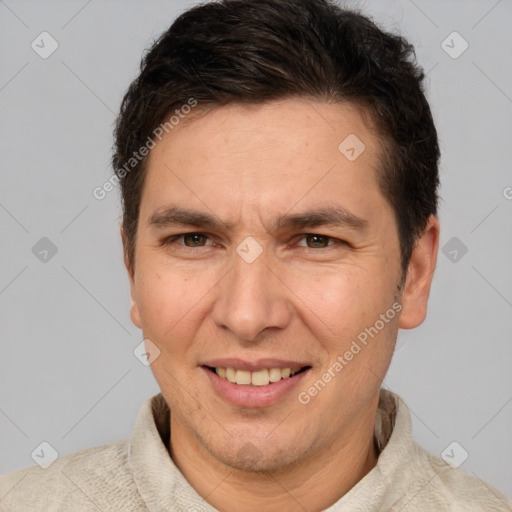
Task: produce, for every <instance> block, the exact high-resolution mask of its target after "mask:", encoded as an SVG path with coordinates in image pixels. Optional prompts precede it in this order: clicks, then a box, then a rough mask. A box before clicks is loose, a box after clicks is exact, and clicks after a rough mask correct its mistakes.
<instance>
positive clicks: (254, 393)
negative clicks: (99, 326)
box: [131, 99, 401, 470]
mask: <svg viewBox="0 0 512 512" xmlns="http://www.w3.org/2000/svg"><path fill="white" fill-rule="evenodd" d="M351 134H352V139H348V141H349V142H351V144H348V145H349V147H348V148H347V147H345V146H343V148H344V149H343V151H344V152H343V153H342V152H341V151H340V149H338V147H339V145H340V143H341V142H342V141H344V139H346V137H348V136H349V135H351ZM354 135H355V136H356V137H357V139H359V140H360V141H361V142H362V143H364V145H365V149H364V151H363V152H362V153H361V154H360V155H359V156H357V153H358V151H360V149H361V148H362V146H357V147H356V146H354V140H356V139H354V138H353V136H354ZM377 142H378V139H377V136H376V134H375V133H374V132H372V131H371V130H370V129H369V127H368V126H366V125H365V124H364V122H363V120H362V118H361V116H360V112H359V111H358V110H357V109H356V108H355V107H351V106H347V105H345V106H342V105H329V104H326V103H320V102H317V103H311V102H307V101H305V100H298V99H288V100H284V101H279V102H271V103H267V104H264V105H260V106H255V105H251V106H241V105H229V106H226V107H220V108H216V109H213V110H211V111H210V112H209V113H208V114H206V115H205V116H203V117H199V118H198V119H195V120H193V121H192V122H190V123H187V124H185V123H183V124H182V125H180V126H177V127H176V128H175V129H174V130H173V131H172V132H170V134H169V135H167V136H166V137H165V138H164V139H163V140H162V141H161V142H159V143H158V144H157V146H156V147H155V148H154V149H153V150H152V151H151V154H150V157H149V161H148V167H147V176H146V180H145V185H144V190H143V194H142V201H141V207H140V217H139V226H138V232H137V240H136V252H135V262H136V263H135V273H134V275H133V278H132V280H131V286H132V298H133V305H132V310H131V315H132V320H133V321H134V323H135V324H136V325H137V326H139V327H140V328H142V330H143V335H144V338H146V339H150V340H151V341H152V342H153V343H154V344H155V345H156V346H157V347H158V349H159V350H160V355H159V357H158V358H157V359H156V360H155V361H154V362H153V363H152V366H151V368H152V370H153V373H154V375H155V377H156V380H157V381H158V384H159V386H160V388H161V390H162V393H163V395H164V397H165V399H166V401H167V402H168V404H169V405H170V408H171V411H172V414H171V431H172V436H173V437H172V438H171V444H173V442H176V437H177V436H179V438H180V439H179V440H178V442H189V443H193V444H195V445H196V448H197V449H198V450H200V451H201V450H202V451H203V452H204V453H205V455H206V456H207V457H213V459H212V460H216V461H219V462H221V463H224V464H227V465H229V466H231V467H235V468H246V469H247V468H252V469H257V470H272V469H278V468H283V467H286V466H288V465H291V464H294V463H297V462H300V461H304V460H306V459H307V458H308V457H310V456H312V455H314V454H318V453H321V452H325V451H327V450H329V449H331V447H333V446H338V447H341V446H343V444H344V443H349V442H350V440H351V439H353V438H354V437H357V435H358V431H359V430H360V427H361V426H362V425H365V426H366V428H370V431H371V430H372V429H373V420H374V414H375V409H376V406H377V401H378V393H379V389H380V386H381V380H382V378H383V377H384V375H385V373H386V370H387V368H388V366H389V363H390V359H391V355H392V352H393V348H394V344H395V340H396V335H397V331H398V326H399V323H398V318H399V313H398V311H399V309H400V307H397V299H399V298H400V296H399V295H398V292H397V290H398V285H399V282H400V277H401V268H400V249H399V241H398V234H397V227H396V222H395V219H394V216H393V212H392V209H391V207H390V206H389V205H388V203H387V202H386V200H385V199H384V197H383V195H382V194H381V192H380V190H379V188H378V185H377V181H376V170H377V168H378V166H379V163H380V161H379V151H378V147H377ZM352 146H354V148H355V150H354V151H352V150H351V147H352ZM347 155H348V156H349V157H350V159H349V158H347ZM354 155H355V156H357V158H355V159H354V158H353V157H354ZM170 208H174V209H175V210H174V212H176V211H181V210H187V211H191V212H197V213H200V214H202V215H203V216H204V217H211V219H212V220H213V221H214V222H215V223H216V224H217V225H210V224H208V225H207V224H204V223H201V222H200V223H199V224H198V225H195V224H193V223H192V221H191V220H190V221H187V220H186V219H185V217H186V216H185V215H174V216H171V215H167V216H166V213H167V214H168V213H169V212H170V210H169V209H170ZM326 209H331V210H330V212H333V211H335V210H337V211H345V212H346V216H345V219H344V218H342V217H340V219H339V223H337V224H330V223H325V224H322V223H319V222H316V223H309V224H308V223H304V220H305V219H304V218H302V219H299V216H300V217H302V216H304V215H305V214H306V213H311V212H318V211H320V210H322V211H324V212H325V211H326ZM166 210H167V211H166ZM178 217H179V220H180V222H184V223H178V222H176V219H177V218H178ZM291 217H294V218H295V220H296V221H298V222H295V223H294V222H287V220H290V219H289V218H291ZM357 219H359V220H357ZM199 220H200V219H199ZM278 220H279V221H280V222H278ZM171 221H173V222H171ZM188 222H190V223H188ZM184 235H185V236H184ZM166 242H168V244H167V245H166ZM393 304H395V308H394V309H393ZM382 315H384V317H385V318H384V317H383V316H382ZM365 329H368V331H365ZM363 332H366V340H365V341H366V343H363V342H362V341H360V340H362V339H364V335H362V334H361V333H363ZM370 332H371V333H372V335H370V334H369V333H370ZM358 336H359V338H358ZM353 342H355V343H356V344H357V346H359V350H358V349H357V348H356V345H354V343H353ZM347 352H351V353H352V357H350V356H345V354H346V353H347ZM340 358H341V359H340ZM341 361H343V362H341ZM336 362H338V364H336ZM340 366H341V368H340ZM215 367H218V368H219V367H220V368H221V369H220V370H218V372H219V373H220V374H221V375H220V376H219V375H217V374H216V373H214V371H215ZM225 368H232V369H233V370H241V371H240V372H236V373H235V372H234V371H233V370H228V375H227V377H229V378H231V380H233V379H236V380H237V381H238V382H239V383H237V382H235V383H231V382H229V381H228V380H227V378H226V377H225V376H224V373H225ZM288 368H291V370H292V373H293V372H295V371H297V373H296V374H295V375H293V376H291V377H289V378H286V375H287V372H288V371H289V370H288ZM278 369H279V370H278ZM250 370H252V371H253V372H254V373H249V371H250ZM299 370H300V371H299ZM279 372H281V375H279ZM327 374H328V375H330V378H329V377H326V376H325V375H327ZM283 375H284V376H285V378H282V377H283ZM277 378H280V380H278V381H276V382H269V379H270V380H276V379H277ZM251 379H252V382H254V383H255V384H260V385H252V384H251V385H247V384H243V383H247V382H248V381H249V380H251ZM318 381H321V382H320V383H319V382H318ZM267 382H269V383H267ZM315 383H316V384H315ZM312 389H313V390H312ZM315 390H316V392H315ZM173 439H174V441H173Z"/></svg>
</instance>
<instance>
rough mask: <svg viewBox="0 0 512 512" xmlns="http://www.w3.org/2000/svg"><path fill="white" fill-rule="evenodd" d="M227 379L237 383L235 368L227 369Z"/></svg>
mask: <svg viewBox="0 0 512 512" xmlns="http://www.w3.org/2000/svg"><path fill="white" fill-rule="evenodd" d="M226 379H228V380H229V382H233V383H235V382H236V370H234V369H233V368H226Z"/></svg>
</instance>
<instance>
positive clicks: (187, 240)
mask: <svg viewBox="0 0 512 512" xmlns="http://www.w3.org/2000/svg"><path fill="white" fill-rule="evenodd" d="M207 240H208V236H207V235H203V234H202V233H183V234H182V235H174V236H171V237H170V238H168V239H167V240H164V241H163V245H165V246H166V247H172V246H176V245H178V246H181V247H185V248H191V249H193V248H194V247H206V246H207V245H211V244H206V241H207ZM177 242H178V243H177Z"/></svg>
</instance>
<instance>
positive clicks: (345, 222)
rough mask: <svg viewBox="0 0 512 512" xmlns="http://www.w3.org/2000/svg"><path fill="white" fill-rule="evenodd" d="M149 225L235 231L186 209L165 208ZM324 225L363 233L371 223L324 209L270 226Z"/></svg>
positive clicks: (341, 210)
mask: <svg viewBox="0 0 512 512" xmlns="http://www.w3.org/2000/svg"><path fill="white" fill-rule="evenodd" d="M147 224H148V226H149V227H151V228H154V229H156V230H160V229H164V228H168V227H171V226H192V227H196V228H200V229H205V230H206V229H207V230H214V231H222V230H227V231H229V232H232V231H233V229H234V226H233V225H232V224H227V223H225V222H222V221H221V220H219V219H218V218H216V217H215V216H214V215H211V214H209V213H206V212H201V211H197V210H191V209H187V208H178V207H176V206H165V207H162V208H158V209H156V210H155V211H154V212H153V213H152V214H151V216H150V217H149V219H148V222H147ZM321 226H326V227H327V226H331V227H348V228H351V229H354V230H357V231H364V230H365V229H366V228H367V227H368V221H367V220H365V219H363V218H361V217H358V216H356V215H354V214H353V213H351V212H349V211H348V210H346V209H345V208H341V207H332V206H330V207H323V208H318V209H314V210H308V211H305V212H301V213H295V214H286V215H281V216H280V217H278V218H277V219H276V220H275V221H273V222H272V223H271V226H270V231H273V232H274V231H281V230H283V231H284V230H290V229H306V228H318V227H321Z"/></svg>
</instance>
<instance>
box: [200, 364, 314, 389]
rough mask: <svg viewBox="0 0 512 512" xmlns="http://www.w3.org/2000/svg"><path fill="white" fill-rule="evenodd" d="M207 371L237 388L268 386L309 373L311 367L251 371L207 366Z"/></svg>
mask: <svg viewBox="0 0 512 512" xmlns="http://www.w3.org/2000/svg"><path fill="white" fill-rule="evenodd" d="M205 368H206V369H207V370H209V371H210V372H213V373H215V374H216V375H218V376H219V377H220V378H221V379H224V380H226V381H228V382H230V383H231V384H236V385H237V386H257V387H260V386H268V385H271V384H275V383H276V382H279V381H281V380H283V379H289V378H291V377H294V376H295V375H297V374H299V373H302V372H304V371H307V370H309V369H310V368H311V366H303V367H301V368H290V367H287V368H278V367H274V368H262V369H260V370H256V371H249V370H243V369H237V368H232V367H224V366H217V367H213V366H205Z"/></svg>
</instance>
